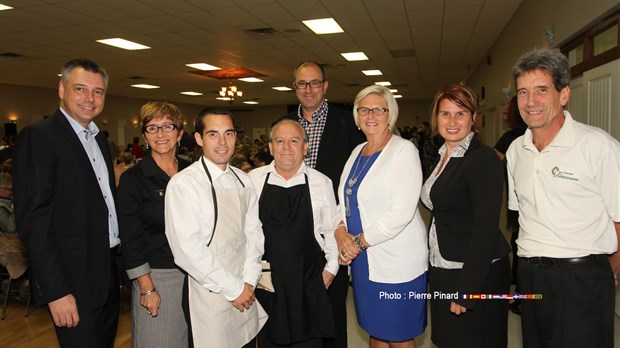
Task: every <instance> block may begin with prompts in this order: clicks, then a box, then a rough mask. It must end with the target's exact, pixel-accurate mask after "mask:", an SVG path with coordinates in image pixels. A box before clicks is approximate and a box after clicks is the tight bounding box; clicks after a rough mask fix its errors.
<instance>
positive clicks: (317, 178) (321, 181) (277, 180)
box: [249, 161, 341, 275]
mask: <svg viewBox="0 0 620 348" xmlns="http://www.w3.org/2000/svg"><path fill="white" fill-rule="evenodd" d="M269 173H271V175H269V181H268V183H269V184H270V185H275V186H279V187H284V188H288V187H293V186H297V185H303V184H305V182H306V179H305V176H304V174H307V175H308V186H309V189H310V200H311V201H312V218H313V220H314V238H315V239H316V241H317V243H319V246H320V247H321V250H323V252H324V253H325V260H326V261H327V263H326V265H325V269H326V270H327V271H328V272H329V273H331V274H333V275H336V273H338V268H339V266H338V245H337V243H336V238H335V237H334V231H335V230H336V228H337V227H338V223H339V222H340V220H341V217H340V211H339V210H338V207H337V205H336V197H335V196H334V189H333V186H332V181H331V180H330V179H329V178H328V177H327V176H325V175H323V174H322V173H321V172H319V171H317V170H315V169H312V168H310V167H308V166H307V165H306V164H305V163H303V162H302V163H301V166H300V167H299V170H298V171H297V173H296V174H295V175H294V176H293V177H292V178H290V179H289V180H286V179H284V178H283V177H282V176H281V175H280V174H278V172H277V171H276V168H275V161H272V162H271V164H269V165H266V166H263V167H260V168H256V169H254V170H253V171H251V172H250V174H249V176H250V179H252V183H253V184H254V187H256V192H258V194H259V195H260V194H261V192H263V186H264V185H265V176H267V174H269Z"/></svg>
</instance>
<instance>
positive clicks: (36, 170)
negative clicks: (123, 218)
mask: <svg viewBox="0 0 620 348" xmlns="http://www.w3.org/2000/svg"><path fill="white" fill-rule="evenodd" d="M96 140H97V143H98V144H99V148H100V149H101V152H102V154H103V157H104V158H105V160H106V163H107V165H108V174H109V175H108V177H109V182H110V187H111V188H112V192H113V193H114V192H115V189H114V173H113V170H112V159H111V157H110V152H109V148H108V145H107V141H106V139H105V136H104V135H103V134H102V133H101V132H100V133H99V134H97V136H96ZM14 174H15V177H14V204H15V212H16V220H17V226H18V233H19V236H20V238H21V240H22V241H23V243H24V244H25V245H26V247H27V248H28V250H29V257H30V279H31V282H32V286H33V294H34V297H35V299H36V301H37V302H38V303H39V304H46V303H49V302H51V301H54V300H56V299H59V298H61V297H63V296H65V295H68V294H73V295H74V296H75V298H76V301H77V304H78V308H79V306H86V307H98V306H101V305H103V304H104V302H105V301H106V299H107V296H108V293H109V289H110V282H111V281H112V280H113V278H112V271H111V267H110V264H111V263H110V262H111V261H110V258H111V257H112V255H111V253H110V242H109V237H108V235H109V230H108V208H107V206H106V203H105V201H104V199H103V195H102V193H101V189H100V188H99V184H98V183H97V178H96V176H95V173H94V171H93V168H92V166H91V164H90V161H89V158H88V156H87V154H86V151H85V150H84V147H83V146H82V144H81V142H80V139H78V137H77V135H76V134H75V131H74V130H73V128H72V127H71V125H70V124H69V122H68V121H67V119H66V118H65V116H64V115H63V114H62V112H61V111H60V110H57V111H56V112H55V113H54V115H53V116H52V117H50V118H48V119H45V120H43V121H41V122H38V123H35V124H33V125H31V126H28V127H26V128H25V129H24V130H22V131H21V132H20V133H19V136H18V139H17V154H16V157H15V163H14ZM114 276H116V275H114Z"/></svg>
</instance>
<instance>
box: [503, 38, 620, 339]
mask: <svg viewBox="0 0 620 348" xmlns="http://www.w3.org/2000/svg"><path fill="white" fill-rule="evenodd" d="M513 76H514V78H515V82H516V86H517V98H518V104H519V111H520V113H521V116H522V117H523V120H524V121H525V123H526V124H527V125H528V129H527V131H526V132H525V134H524V135H523V136H521V137H519V138H517V139H516V140H515V141H514V142H513V143H512V145H511V146H510V148H509V149H508V152H507V153H506V157H507V160H508V183H509V204H508V207H509V209H511V210H518V211H519V224H520V226H521V227H520V231H519V238H518V239H517V245H518V255H519V256H520V261H519V286H520V287H521V291H522V292H523V293H526V294H532V293H537V294H542V296H543V298H542V300H528V301H524V302H523V304H522V317H521V323H522V332H523V345H524V346H525V347H613V344H614V342H613V341H614V327H613V325H614V312H613V311H614V291H615V289H614V278H616V277H617V274H618V272H619V271H620V253H617V252H616V250H617V248H618V239H619V236H620V223H619V221H620V179H619V178H620V144H619V143H618V141H617V140H615V139H614V138H613V137H611V136H610V135H609V134H607V133H606V132H604V131H603V130H601V129H599V128H595V127H591V126H588V125H585V124H582V123H579V122H577V121H575V120H573V118H572V116H571V114H570V113H569V112H568V111H564V110H563V109H564V106H566V104H567V103H568V100H569V97H570V87H569V83H570V77H571V75H570V69H569V65H568V60H567V59H566V57H565V56H564V55H563V54H562V53H561V52H560V51H558V50H551V49H539V50H534V51H531V52H528V53H526V54H524V55H523V56H521V57H520V58H519V60H518V61H517V63H516V64H515V65H514V67H513Z"/></svg>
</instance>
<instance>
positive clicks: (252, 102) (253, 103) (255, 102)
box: [243, 100, 258, 105]
mask: <svg viewBox="0 0 620 348" xmlns="http://www.w3.org/2000/svg"><path fill="white" fill-rule="evenodd" d="M243 104H250V105H256V104H258V102H257V101H253V100H249V101H244V102H243Z"/></svg>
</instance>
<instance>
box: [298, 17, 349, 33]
mask: <svg viewBox="0 0 620 348" xmlns="http://www.w3.org/2000/svg"><path fill="white" fill-rule="evenodd" d="M302 23H304V24H305V25H306V26H307V27H308V28H310V30H312V31H313V32H314V33H315V34H317V35H321V34H334V33H343V32H344V30H342V28H341V27H340V26H339V25H338V23H336V21H335V20H334V19H333V18H322V19H311V20H307V21H302Z"/></svg>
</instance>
